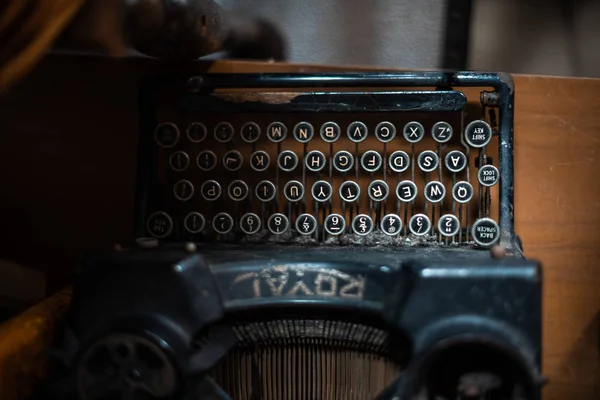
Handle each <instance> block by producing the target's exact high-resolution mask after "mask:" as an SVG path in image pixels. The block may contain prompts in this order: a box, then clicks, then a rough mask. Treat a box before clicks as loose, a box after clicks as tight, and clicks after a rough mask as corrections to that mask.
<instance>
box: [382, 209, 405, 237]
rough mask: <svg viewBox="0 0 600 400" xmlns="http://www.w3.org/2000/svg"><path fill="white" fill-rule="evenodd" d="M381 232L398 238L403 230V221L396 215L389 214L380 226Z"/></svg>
mask: <svg viewBox="0 0 600 400" xmlns="http://www.w3.org/2000/svg"><path fill="white" fill-rule="evenodd" d="M379 227H380V228H381V231H382V232H383V233H385V234H386V235H388V236H396V235H397V234H399V233H400V230H401V229H402V219H400V217H399V216H397V215H396V214H387V215H386V216H384V217H383V218H382V219H381V223H380V224H379Z"/></svg>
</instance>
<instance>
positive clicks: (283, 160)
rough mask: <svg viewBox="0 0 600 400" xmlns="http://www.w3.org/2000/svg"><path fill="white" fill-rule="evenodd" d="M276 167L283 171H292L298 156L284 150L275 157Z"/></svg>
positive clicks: (296, 164) (296, 163)
mask: <svg viewBox="0 0 600 400" xmlns="http://www.w3.org/2000/svg"><path fill="white" fill-rule="evenodd" d="M277 165H279V168H281V169H282V170H283V171H288V172H289V171H293V170H295V169H296V167H297V166H298V156H297V155H296V153H294V152H293V151H291V150H284V151H282V152H281V153H279V156H278V157H277Z"/></svg>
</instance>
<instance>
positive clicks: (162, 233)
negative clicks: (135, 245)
mask: <svg viewBox="0 0 600 400" xmlns="http://www.w3.org/2000/svg"><path fill="white" fill-rule="evenodd" d="M207 225H208V224H207V221H206V219H205V218H204V216H203V215H202V214H201V213H199V212H191V213H189V214H187V215H186V216H185V218H184V220H183V227H184V228H185V230H186V231H187V232H188V233H190V234H194V235H195V234H201V233H203V231H204V230H205V229H207V228H208V226H207ZM210 225H211V227H212V230H213V231H214V232H216V233H218V234H222V235H226V234H229V233H230V232H232V231H233V230H234V228H235V227H236V221H235V220H234V218H233V217H232V216H231V215H230V214H228V213H226V212H220V213H218V214H216V215H215V216H214V217H213V218H212V219H211V220H210ZM237 226H238V227H239V229H240V231H241V232H243V233H244V234H246V235H254V234H257V233H259V232H260V231H261V230H262V229H263V221H262V219H261V218H260V217H259V216H258V215H257V214H255V213H246V214H244V215H243V216H241V217H240V219H239V221H237ZM318 228H319V223H318V221H317V219H316V218H315V216H314V215H312V214H308V213H305V214H301V215H299V216H298V217H297V218H296V219H295V221H294V223H293V224H292V222H291V221H290V219H289V218H288V217H287V216H286V215H285V214H282V213H274V214H272V215H270V216H269V217H268V218H267V219H266V223H265V226H264V229H267V230H268V231H269V232H270V233H271V234H273V235H283V234H285V233H287V232H288V231H290V230H293V231H294V232H296V233H297V234H299V235H303V236H311V235H313V234H315V232H316V231H317V229H318ZM322 228H323V230H324V231H325V232H326V233H327V234H329V235H331V236H339V235H343V234H348V233H352V234H355V235H359V236H365V235H368V234H370V233H372V232H373V231H374V230H376V229H377V228H378V229H379V231H381V232H382V233H383V234H385V235H387V236H398V235H400V234H401V233H402V228H403V222H402V219H401V218H400V217H399V216H398V215H396V214H387V215H385V216H384V217H383V218H381V221H380V223H379V226H378V227H376V226H375V222H374V221H373V219H372V218H371V217H370V216H369V215H367V214H358V215H356V216H355V217H354V218H352V221H351V222H350V224H349V225H348V226H347V224H346V218H344V216H342V215H340V214H329V215H327V216H326V217H325V218H324V220H323V224H322ZM407 228H408V233H410V234H412V235H415V236H425V235H429V234H432V222H431V220H430V218H429V217H428V216H427V215H425V214H415V215H413V216H412V217H411V218H410V220H409V221H408V225H407ZM147 229H148V231H149V232H150V233H151V234H152V235H153V236H155V237H157V238H165V237H167V236H169V235H170V234H171V232H172V230H173V220H172V219H171V217H170V216H169V215H168V214H166V213H164V212H156V213H154V214H152V215H151V216H150V217H149V218H148V221H147ZM460 229H461V223H460V221H459V219H458V218H457V217H456V216H455V215H454V214H445V215H442V216H440V218H439V219H438V221H437V232H438V233H439V234H440V235H442V236H444V237H447V238H452V237H454V236H456V235H458V233H459V231H460ZM471 236H472V238H473V240H474V241H475V242H476V243H477V244H478V245H480V246H490V245H492V244H494V243H495V242H496V241H497V240H498V238H499V236H500V228H499V227H498V224H497V223H496V222H495V221H494V220H492V219H490V218H480V219H478V220H476V221H475V223H474V224H473V226H472V227H471Z"/></svg>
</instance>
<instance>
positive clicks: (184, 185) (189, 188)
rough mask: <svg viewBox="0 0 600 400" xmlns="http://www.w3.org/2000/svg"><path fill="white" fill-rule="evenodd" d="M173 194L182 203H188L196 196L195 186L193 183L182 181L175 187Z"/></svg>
mask: <svg viewBox="0 0 600 400" xmlns="http://www.w3.org/2000/svg"><path fill="white" fill-rule="evenodd" d="M173 193H174V194H175V197H177V198H178V199H179V200H181V201H187V200H189V199H191V198H192V196H193V195H194V185H192V182H190V181H188V180H186V179H182V180H180V181H179V182H177V183H176V184H175V186H173Z"/></svg>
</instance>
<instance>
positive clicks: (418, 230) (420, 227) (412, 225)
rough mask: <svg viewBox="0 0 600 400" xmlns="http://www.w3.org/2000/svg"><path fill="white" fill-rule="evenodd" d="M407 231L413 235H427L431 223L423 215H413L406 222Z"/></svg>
mask: <svg viewBox="0 0 600 400" xmlns="http://www.w3.org/2000/svg"><path fill="white" fill-rule="evenodd" d="M408 229H410V232H411V233H412V234H413V235H417V236H423V235H427V234H428V233H429V231H430V230H431V221H430V220H429V217H427V215H425V214H415V215H413V216H412V218H411V219H410V221H409V222H408Z"/></svg>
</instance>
